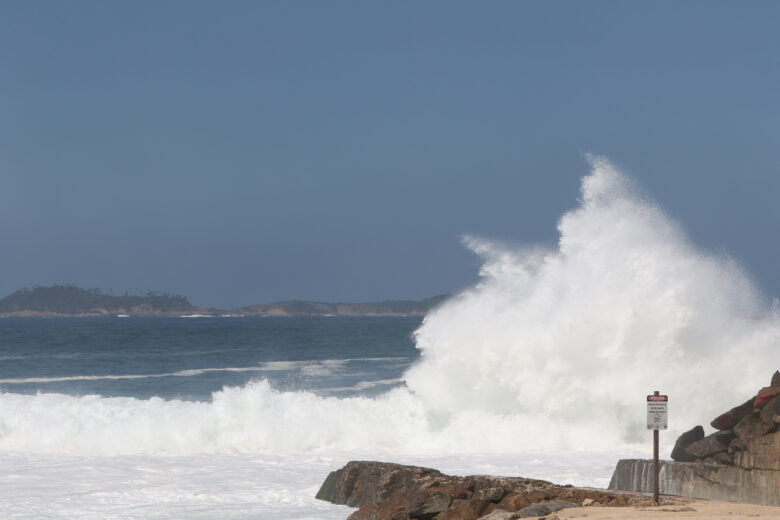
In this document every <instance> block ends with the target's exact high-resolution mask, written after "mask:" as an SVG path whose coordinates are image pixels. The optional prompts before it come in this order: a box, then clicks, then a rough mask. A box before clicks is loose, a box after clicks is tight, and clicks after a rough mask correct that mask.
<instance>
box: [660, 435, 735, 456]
mask: <svg viewBox="0 0 780 520" xmlns="http://www.w3.org/2000/svg"><path fill="white" fill-rule="evenodd" d="M733 438H734V434H733V433H731V432H715V433H713V434H712V435H708V436H707V437H704V438H703V439H701V440H698V441H696V442H692V443H691V444H689V445H688V446H686V447H685V449H684V452H685V453H686V454H687V455H688V456H689V458H687V460H685V462H691V461H692V460H695V459H706V458H707V457H711V456H713V455H715V454H716V453H720V452H725V451H726V450H727V449H728V447H729V443H731V440H732V439H733ZM672 458H674V457H672ZM675 460H682V459H675Z"/></svg>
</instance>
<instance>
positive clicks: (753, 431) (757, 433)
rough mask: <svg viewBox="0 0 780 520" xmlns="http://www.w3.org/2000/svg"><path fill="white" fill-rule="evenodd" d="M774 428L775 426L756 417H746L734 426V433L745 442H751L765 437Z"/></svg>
mask: <svg viewBox="0 0 780 520" xmlns="http://www.w3.org/2000/svg"><path fill="white" fill-rule="evenodd" d="M773 427H774V425H769V424H767V423H765V422H763V421H761V419H759V418H758V417H756V416H755V415H746V416H745V417H743V418H742V419H741V420H740V421H739V422H738V423H737V425H736V426H734V433H735V434H736V435H737V437H739V438H740V439H742V440H743V441H744V442H750V441H752V440H753V439H756V438H758V437H761V436H762V435H765V434H766V433H767V432H768V431H769V430H771V429H772V428H773Z"/></svg>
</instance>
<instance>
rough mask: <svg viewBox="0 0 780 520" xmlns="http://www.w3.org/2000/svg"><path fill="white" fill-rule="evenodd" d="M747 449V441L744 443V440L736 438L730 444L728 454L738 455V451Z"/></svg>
mask: <svg viewBox="0 0 780 520" xmlns="http://www.w3.org/2000/svg"><path fill="white" fill-rule="evenodd" d="M745 449H747V444H746V443H745V441H743V440H742V439H740V438H739V437H737V438H735V439H734V440H732V441H731V443H730V444H729V449H728V450H727V452H728V453H731V454H733V453H736V452H738V451H742V450H745Z"/></svg>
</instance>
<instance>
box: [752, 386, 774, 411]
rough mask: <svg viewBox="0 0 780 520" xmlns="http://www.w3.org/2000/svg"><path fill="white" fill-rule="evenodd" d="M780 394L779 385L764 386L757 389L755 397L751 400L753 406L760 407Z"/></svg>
mask: <svg viewBox="0 0 780 520" xmlns="http://www.w3.org/2000/svg"><path fill="white" fill-rule="evenodd" d="M776 395H780V386H766V387H764V388H762V389H761V390H759V391H758V394H757V395H756V399H755V400H754V401H753V407H754V408H762V407H763V406H764V405H766V404H767V403H768V402H769V400H770V399H772V398H773V397H775V396H776Z"/></svg>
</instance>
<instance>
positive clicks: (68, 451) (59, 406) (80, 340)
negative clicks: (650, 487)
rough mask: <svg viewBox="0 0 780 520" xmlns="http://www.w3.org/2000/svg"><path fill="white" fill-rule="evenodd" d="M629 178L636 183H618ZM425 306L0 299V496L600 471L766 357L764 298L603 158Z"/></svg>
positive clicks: (217, 492)
mask: <svg viewBox="0 0 780 520" xmlns="http://www.w3.org/2000/svg"><path fill="white" fill-rule="evenodd" d="M638 193H640V194H638ZM558 231H559V235H560V239H559V243H558V244H557V246H556V247H553V248H549V247H542V246H534V245H531V246H518V245H513V244H509V245H508V244H502V243H496V242H492V241H487V240H483V239H479V238H474V237H470V238H467V239H466V244H467V246H468V247H470V248H471V249H472V250H473V251H474V252H475V254H477V255H479V257H480V258H481V260H482V268H481V271H480V280H479V282H478V283H477V284H476V285H475V286H473V287H470V288H467V289H465V290H463V291H461V292H459V293H458V294H456V295H454V296H453V297H452V298H451V299H449V300H448V301H447V302H445V303H443V304H442V305H441V306H439V307H438V308H436V309H434V310H433V311H431V312H430V313H429V314H428V315H427V316H426V317H425V318H424V319H421V318H415V317H354V318H348V317H318V318H314V317H312V318H285V317H268V318H264V317H213V318H206V317H200V318H155V319H148V318H119V317H117V318H100V319H90V318H72V319H71V318H49V319H44V318H29V319H16V318H6V319H0V518H29V519H49V518H51V519H65V518H68V519H73V518H79V519H88V518H94V519H249V518H253V519H254V518H263V519H266V520H293V519H297V520H303V519H308V520H314V519H317V520H331V519H332V520H337V519H338V520H341V519H345V518H346V517H347V516H348V515H349V514H350V512H351V511H352V510H351V509H350V508H347V507H345V506H337V505H333V504H327V503H324V502H320V501H318V500H316V499H315V498H314V495H315V494H316V492H317V490H318V488H319V486H320V484H321V483H322V481H323V480H324V479H325V477H326V476H327V474H328V473H329V472H330V471H333V470H335V469H338V468H340V467H341V466H343V464H345V463H346V462H347V461H349V460H383V461H390V462H398V463H407V464H417V465H424V466H429V467H434V468H437V469H439V470H441V471H443V472H445V473H450V474H460V475H465V474H494V475H515V476H525V477H533V478H542V479H546V480H551V481H553V482H556V483H561V484H574V485H590V486H596V487H605V486H606V485H607V484H608V482H609V478H610V476H611V473H612V470H613V468H614V465H615V463H616V462H617V460H618V459H620V458H630V457H650V456H651V454H652V447H651V443H652V434H651V432H649V431H648V430H647V428H646V418H647V417H646V395H647V394H652V393H653V391H655V390H658V391H660V392H661V393H662V394H666V395H669V430H668V431H664V432H662V433H661V454H662V457H668V454H669V452H670V451H671V448H672V445H673V443H674V440H675V439H676V437H677V435H679V434H680V433H681V432H683V431H685V430H688V429H690V428H692V427H693V426H695V425H697V424H701V425H704V426H705V429H707V430H710V429H709V427H708V424H709V421H710V420H711V419H712V418H714V417H715V416H716V415H718V414H719V413H721V412H722V411H725V410H727V409H729V408H731V407H732V406H735V405H737V404H740V403H742V402H743V401H744V400H745V399H747V398H748V397H750V396H751V395H753V394H754V393H755V391H756V390H757V389H758V388H760V387H761V386H765V385H767V384H768V383H769V380H770V378H771V376H772V373H773V372H774V371H775V370H776V369H777V368H780V366H779V365H780V362H779V361H780V358H779V357H778V356H777V348H778V346H780V305H779V304H778V302H777V300H776V299H775V300H773V299H771V298H768V297H766V296H764V295H762V293H761V291H760V289H758V288H757V287H756V286H755V285H754V284H753V282H752V281H751V280H750V278H749V276H747V275H746V274H745V273H744V271H743V270H742V269H741V268H740V267H739V265H738V263H737V262H736V261H734V260H733V259H730V258H726V257H723V256H722V255H718V254H712V253H709V252H707V251H702V250H701V249H699V248H697V247H696V245H695V244H693V243H692V241H691V240H690V239H689V238H688V237H687V236H686V235H685V233H684V232H683V231H682V228H681V226H680V225H679V224H678V223H676V222H675V221H674V220H673V219H672V218H670V217H669V216H668V215H666V214H665V213H664V212H663V211H662V210H661V209H660V208H659V207H658V205H657V204H655V203H653V202H652V201H649V200H648V199H647V197H646V196H644V195H641V192H640V191H639V190H635V189H634V187H633V186H632V183H631V181H630V179H628V178H626V177H625V176H624V175H623V174H621V173H620V172H619V171H617V170H616V169H615V168H614V167H612V166H611V165H610V164H609V163H607V162H606V161H604V160H602V159H598V158H596V159H593V170H592V172H591V173H590V175H588V176H586V177H585V178H584V179H583V182H582V197H581V200H580V201H579V205H578V206H577V207H575V208H574V209H572V210H571V211H568V212H566V213H565V214H564V215H562V217H561V219H560V220H559V222H558Z"/></svg>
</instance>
